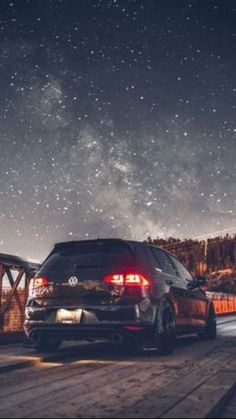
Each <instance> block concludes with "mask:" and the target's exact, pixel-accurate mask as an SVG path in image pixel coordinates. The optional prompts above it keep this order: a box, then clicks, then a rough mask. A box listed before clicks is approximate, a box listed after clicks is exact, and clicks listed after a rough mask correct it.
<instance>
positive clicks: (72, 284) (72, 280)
mask: <svg viewBox="0 0 236 419" xmlns="http://www.w3.org/2000/svg"><path fill="white" fill-rule="evenodd" d="M78 283H79V280H78V278H76V276H72V277H71V278H70V279H69V281H68V284H69V285H70V287H76V285H78Z"/></svg>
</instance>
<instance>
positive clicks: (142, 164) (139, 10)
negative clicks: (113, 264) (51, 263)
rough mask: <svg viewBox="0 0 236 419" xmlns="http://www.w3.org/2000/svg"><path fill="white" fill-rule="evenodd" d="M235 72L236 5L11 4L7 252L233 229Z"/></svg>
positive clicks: (6, 31)
mask: <svg viewBox="0 0 236 419" xmlns="http://www.w3.org/2000/svg"><path fill="white" fill-rule="evenodd" d="M235 64H236V2H235V1H231V0H227V1H222V0H219V1H216V0H211V1H207V0H196V1H193V0H189V1H185V0H178V1H177V0H176V1H175V0H159V1H158V0H126V1H122V0H114V1H111V0H102V1H101V0H97V1H95V0H70V1H68V0H47V1H42V0H29V1H27V0H20V1H19V0H15V1H6V0H1V3H0V91H1V95H0V145H1V149H0V150H1V151H0V251H1V252H11V253H17V254H21V255H23V256H26V257H31V258H38V259H41V258H42V257H44V256H45V255H46V254H47V252H48V251H49V249H50V247H51V246H52V244H53V243H55V242H57V241H60V240H70V239H71V240H74V239H84V238H94V237H95V238H96V237H106V236H107V237H118V236H119V237H126V238H136V239H145V238H146V237H147V236H149V235H151V236H152V237H156V236H164V237H165V236H169V235H172V236H178V237H190V236H191V237H195V236H201V235H203V234H208V233H209V234H210V233H212V232H214V231H220V230H224V229H228V228H231V227H235V226H236V182H235V181H236V171H235V168H236V163H235V162H236V76H235V74H236V71H235ZM235 231H236V228H235Z"/></svg>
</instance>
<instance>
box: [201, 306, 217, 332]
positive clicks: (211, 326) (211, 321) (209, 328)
mask: <svg viewBox="0 0 236 419" xmlns="http://www.w3.org/2000/svg"><path fill="white" fill-rule="evenodd" d="M199 337H200V338H201V339H205V340H215V339H216V337H217V326H216V315H215V310H214V307H213V306H211V307H210V309H209V315H208V320H207V325H206V328H205V330H204V332H202V333H199Z"/></svg>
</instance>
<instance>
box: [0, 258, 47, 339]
mask: <svg viewBox="0 0 236 419" xmlns="http://www.w3.org/2000/svg"><path fill="white" fill-rule="evenodd" d="M38 267H39V265H37V264H33V263H29V262H27V261H24V260H23V259H20V258H18V257H16V256H11V255H3V254H0V333H6V332H20V331H21V330H22V326H23V321H24V310H25V304H26V301H27V298H28V285H29V281H30V279H31V278H32V276H33V275H34V272H35V271H36V270H37V269H38Z"/></svg>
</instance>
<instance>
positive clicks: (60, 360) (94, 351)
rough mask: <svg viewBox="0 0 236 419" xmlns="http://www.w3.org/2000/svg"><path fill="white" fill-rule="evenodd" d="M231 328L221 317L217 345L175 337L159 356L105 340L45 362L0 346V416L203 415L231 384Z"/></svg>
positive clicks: (235, 379)
mask: <svg viewBox="0 0 236 419" xmlns="http://www.w3.org/2000/svg"><path fill="white" fill-rule="evenodd" d="M235 326H236V321H235V320H234V319H233V318H230V319H226V318H225V319H223V320H221V324H220V325H219V337H218V339H217V341H216V342H203V341H200V342H199V340H198V339H196V338H195V337H192V338H187V339H181V340H179V342H178V345H177V349H176V352H175V354H174V355H173V356H170V357H164V358H161V357H160V358H158V357H156V356H154V355H153V354H152V353H146V354H140V355H133V354H131V353H130V354H126V353H124V352H123V351H121V350H118V349H115V348H113V347H111V346H110V345H109V344H107V343H99V344H81V345H78V344H77V345H67V346H65V347H64V348H62V349H61V350H60V351H59V352H58V354H56V355H55V354H52V355H50V356H48V357H46V358H45V357H43V358H40V357H39V356H37V354H35V353H34V352H32V350H30V349H24V348H22V347H20V346H18V347H17V346H14V347H12V346H8V347H2V348H1V349H0V378H1V381H0V417H1V418H3V417H9V418H10V417H14V418H19V417H34V418H39V417H74V418H76V417H114V418H121V417H122V418H123V417H137V418H138V417H145V418H146V417H147V418H149V417H150V418H152V417H153V418H157V417H186V418H190V417H206V415H208V414H209V412H211V410H212V409H213V408H214V407H215V405H216V404H217V403H218V402H219V400H221V399H223V398H225V396H227V394H228V392H229V390H230V389H231V388H232V385H233V384H234V383H236V373H235V370H236V361H235V359H236V344H235V343H236V327H235ZM4 366H5V370H4ZM16 368H17V369H16Z"/></svg>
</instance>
